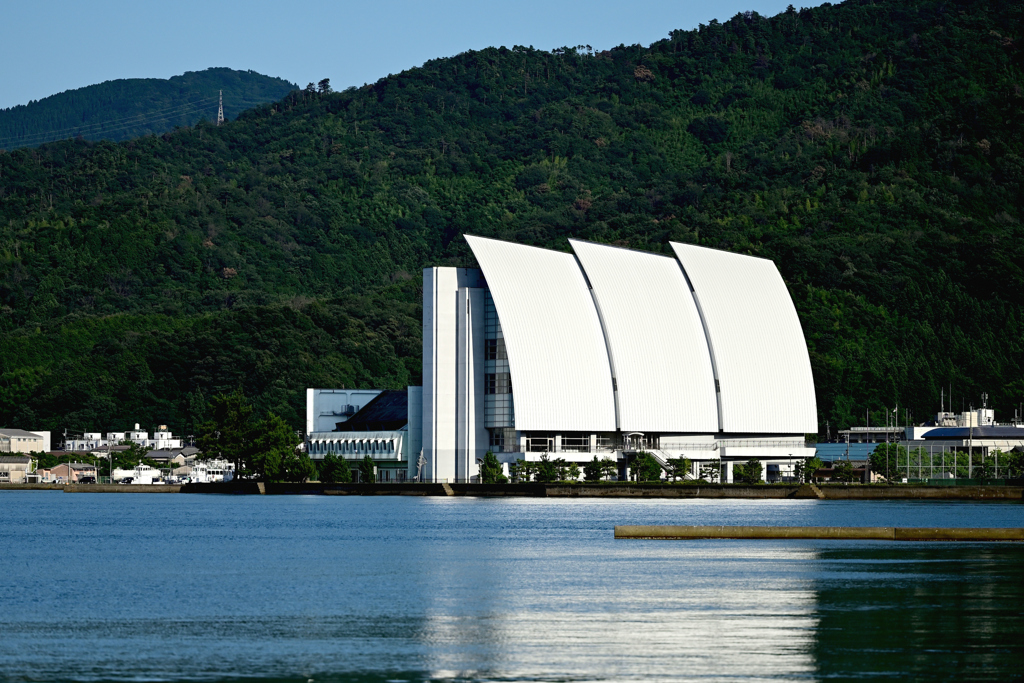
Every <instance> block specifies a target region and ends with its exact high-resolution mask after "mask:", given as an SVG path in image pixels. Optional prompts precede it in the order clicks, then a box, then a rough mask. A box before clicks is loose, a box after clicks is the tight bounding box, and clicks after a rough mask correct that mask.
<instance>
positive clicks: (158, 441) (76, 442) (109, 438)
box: [64, 422, 181, 452]
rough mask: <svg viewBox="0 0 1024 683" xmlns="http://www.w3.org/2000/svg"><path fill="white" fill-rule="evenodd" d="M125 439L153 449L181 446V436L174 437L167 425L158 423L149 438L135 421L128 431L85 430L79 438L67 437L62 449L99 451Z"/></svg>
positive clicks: (168, 448)
mask: <svg viewBox="0 0 1024 683" xmlns="http://www.w3.org/2000/svg"><path fill="white" fill-rule="evenodd" d="M125 441H130V442H131V443H134V444H137V445H139V446H142V447H143V448H152V449H154V450H173V449H179V448H181V437H176V436H174V435H173V434H171V432H170V430H169V429H167V425H160V426H159V427H157V431H155V432H154V433H153V438H152V439H151V438H149V432H147V431H144V430H142V429H140V428H139V423H138V422H136V423H135V429H134V430H132V431H129V432H107V433H106V434H103V433H101V432H86V433H84V434H82V436H81V438H77V439H74V438H72V439H67V440H66V441H65V442H64V450H67V451H90V452H91V451H100V450H103V449H106V448H110V447H112V446H117V445H118V444H120V443H123V442H125Z"/></svg>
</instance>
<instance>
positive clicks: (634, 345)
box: [569, 240, 718, 433]
mask: <svg viewBox="0 0 1024 683" xmlns="http://www.w3.org/2000/svg"><path fill="white" fill-rule="evenodd" d="M569 242H570V243H571V244H572V248H573V249H574V250H575V251H576V255H577V256H578V257H579V260H580V263H581V264H582V265H583V270H584V271H585V272H586V274H587V278H588V279H589V280H590V285H591V286H592V287H593V292H594V297H595V298H596V300H597V305H598V307H599V309H600V314H601V321H602V323H603V324H604V332H605V336H606V338H607V340H608V348H609V351H610V353H611V358H612V368H613V370H614V373H615V383H616V385H617V388H618V409H619V428H620V429H621V430H622V431H624V432H633V431H638V432H705V433H708V432H710V433H714V432H717V431H718V405H717V397H716V396H715V376H714V373H713V372H712V368H711V356H710V354H709V352H708V343H707V338H706V337H705V336H704V328H703V327H702V325H701V322H700V315H699V313H698V312H697V306H696V304H695V303H694V300H693V295H692V294H691V293H690V287H689V285H687V284H686V278H685V277H684V276H683V271H682V269H681V268H680V267H679V262H678V261H676V260H675V259H674V258H670V257H666V256H659V255H657V254H648V253H644V252H639V251H631V250H628V249H619V248H617V247H609V246H605V245H601V244H593V243H590V242H580V241H577V240H569Z"/></svg>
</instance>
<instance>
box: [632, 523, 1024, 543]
mask: <svg viewBox="0 0 1024 683" xmlns="http://www.w3.org/2000/svg"><path fill="white" fill-rule="evenodd" d="M615 538H620V539H648V540H691V539H702V538H739V539H836V540H850V541H1024V529H1020V528H991V527H989V528H973V529H971V528H949V527H944V528H936V527H927V528H911V527H856V526H852V527H841V526H617V527H615Z"/></svg>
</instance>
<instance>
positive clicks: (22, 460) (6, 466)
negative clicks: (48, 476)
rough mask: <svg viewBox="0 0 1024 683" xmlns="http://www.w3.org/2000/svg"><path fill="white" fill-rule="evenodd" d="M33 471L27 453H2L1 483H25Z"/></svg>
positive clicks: (0, 456) (0, 466) (0, 462)
mask: <svg viewBox="0 0 1024 683" xmlns="http://www.w3.org/2000/svg"><path fill="white" fill-rule="evenodd" d="M31 471H32V458H30V457H29V456H27V455H0V484H24V483H25V482H26V479H27V477H28V473H29V472H31Z"/></svg>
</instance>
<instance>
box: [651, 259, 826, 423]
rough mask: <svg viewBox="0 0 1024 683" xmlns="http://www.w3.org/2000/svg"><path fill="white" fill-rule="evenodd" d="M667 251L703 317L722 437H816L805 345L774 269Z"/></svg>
mask: <svg viewBox="0 0 1024 683" xmlns="http://www.w3.org/2000/svg"><path fill="white" fill-rule="evenodd" d="M671 244H672V248H673V249H674V250H675V253H676V256H677V257H678V258H679V261H680V263H682V264H683V269H684V271H685V272H686V275H687V277H688V278H689V280H690V283H691V284H692V285H693V289H694V295H695V298H696V301H697V305H698V306H699V307H700V310H701V313H702V314H703V319H704V323H705V325H706V330H707V334H708V338H709V341H710V347H711V352H712V354H713V359H714V363H715V370H716V372H717V376H718V380H719V383H720V390H721V405H722V423H723V427H724V429H725V431H726V432H734V433H736V432H754V433H766V434H771V433H787V434H801V433H815V432H817V431H818V413H817V407H816V405H815V398H814V378H813V376H812V374H811V362H810V358H809V357H808V354H807V344H806V342H805V340H804V334H803V329H802V328H801V327H800V319H799V318H798V317H797V314H796V308H794V306H793V301H792V299H791V298H790V296H789V291H788V290H787V289H786V283H785V282H783V280H782V275H781V274H780V273H779V270H778V268H776V267H775V264H774V263H772V262H771V261H768V260H766V259H761V258H755V257H753V256H745V255H742V254H734V253H730V252H727V251H718V250H716V249H706V248H704V247H696V246H693V245H689V244H678V243H675V242H672V243H671Z"/></svg>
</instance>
